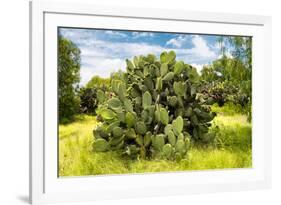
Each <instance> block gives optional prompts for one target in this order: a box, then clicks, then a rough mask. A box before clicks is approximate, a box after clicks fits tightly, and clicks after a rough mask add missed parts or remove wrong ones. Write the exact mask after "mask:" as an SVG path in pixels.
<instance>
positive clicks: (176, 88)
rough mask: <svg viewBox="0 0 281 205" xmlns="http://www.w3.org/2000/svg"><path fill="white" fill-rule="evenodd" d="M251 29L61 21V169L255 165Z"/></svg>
mask: <svg viewBox="0 0 281 205" xmlns="http://www.w3.org/2000/svg"><path fill="white" fill-rule="evenodd" d="M251 120H252V37H251V36H231V35H229V36H228V35H219V34H194V33H169V32H155V31H128V30H111V29H93V28H70V27H58V151H59V156H58V161H59V170H58V174H59V176H60V177H63V176H87V175H109V174H133V173H152V172H176V171H192V170H217V169H229V168H232V169H233V168H251V167H252V123H251Z"/></svg>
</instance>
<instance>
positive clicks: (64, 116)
mask: <svg viewBox="0 0 281 205" xmlns="http://www.w3.org/2000/svg"><path fill="white" fill-rule="evenodd" d="M58 46H59V51H58V52H59V58H58V83H59V84H58V87H59V88H58V97H59V121H60V122H62V121H69V120H71V119H72V118H73V116H74V114H75V113H77V112H78V110H79V97H78V95H77V91H78V87H79V82H80V61H81V60H80V49H79V48H78V47H77V46H76V45H75V44H74V43H73V42H72V41H70V40H68V39H66V38H64V37H62V36H59V45H58Z"/></svg>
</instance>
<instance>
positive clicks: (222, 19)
mask: <svg viewBox="0 0 281 205" xmlns="http://www.w3.org/2000/svg"><path fill="white" fill-rule="evenodd" d="M45 13H54V14H76V15H90V16H105V17H116V18H124V17H125V18H134V19H157V20H174V21H190V22H206V23H222V24H240V25H255V26H263V27H264V37H265V39H266V44H265V45H264V46H265V50H266V52H265V53H266V55H264V62H265V65H266V67H267V72H266V75H265V76H264V82H265V85H264V94H265V97H266V99H268V101H267V102H266V106H267V107H269V109H268V110H266V111H265V110H264V114H265V117H266V121H267V123H266V124H264V127H265V129H266V130H267V133H268V136H267V140H266V141H265V143H266V144H265V145H264V146H265V156H264V162H265V163H264V164H265V167H264V171H265V172H264V173H265V174H264V181H262V182H260V183H249V184H243V186H242V187H240V190H249V189H261V188H270V187H271V164H272V162H271V136H272V127H271V124H272V119H271V113H272V108H271V104H272V102H271V100H272V91H271V86H272V85H271V76H272V75H271V72H272V71H271V17H268V16H257V15H240V14H226V13H211V12H194V11H184V10H166V9H151V8H130V7H108V6H100V5H94V4H80V3H62V2H44V1H43V2H42V1H39V2H38V1H35V2H31V1H30V2H29V25H30V27H29V34H30V35H29V42H30V46H29V53H30V55H29V67H30V69H29V162H30V163H29V169H30V170H29V200H30V203H31V204H41V203H46V202H47V201H48V200H46V199H47V198H48V197H47V198H46V196H44V195H46V194H45V189H44V184H45V181H44V178H45V177H44V175H45V173H44V169H45V164H44V149H45V148H44V129H45V128H44V123H45V122H44V107H45V105H44V103H45V99H44V89H45V87H44V84H45V82H44V21H45V19H44V14H45ZM35 54H37V55H36V58H35ZM42 91H43V92H42ZM224 186H225V185H222V187H218V189H217V190H213V191H212V190H208V189H207V190H206V189H204V190H202V193H206V192H216V191H221V190H224V189H225V187H224ZM227 186H229V185H227ZM227 190H230V191H235V190H236V188H234V187H233V188H230V189H227ZM186 193H187V192H186V191H181V192H178V193H177V194H178V195H179V194H186ZM190 193H193V192H192V191H191V192H190ZM143 196H145V194H143ZM74 198H75V199H74V200H73V201H79V197H74ZM114 198H115V197H114ZM121 198H124V196H121ZM92 200H94V198H93V199H92ZM56 201H58V202H59V201H64V200H62V199H60V198H56Z"/></svg>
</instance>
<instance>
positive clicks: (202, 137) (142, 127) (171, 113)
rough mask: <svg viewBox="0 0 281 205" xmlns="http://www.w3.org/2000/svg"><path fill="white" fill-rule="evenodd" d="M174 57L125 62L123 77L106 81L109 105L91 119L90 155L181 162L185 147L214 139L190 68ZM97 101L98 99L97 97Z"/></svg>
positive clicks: (209, 117)
mask: <svg viewBox="0 0 281 205" xmlns="http://www.w3.org/2000/svg"><path fill="white" fill-rule="evenodd" d="M175 59H176V54H175V53H174V52H173V51H170V52H169V53H167V52H163V53H162V54H161V55H160V59H157V58H156V56H154V55H147V56H139V57H135V58H134V59H133V61H130V60H126V62H127V71H126V72H119V73H117V74H115V75H113V76H112V78H111V92H112V94H111V95H112V97H111V99H109V100H107V101H105V102H104V103H101V104H100V105H99V108H98V109H97V111H96V113H97V114H98V119H99V120H100V121H101V125H100V126H98V127H97V128H96V129H95V130H94V136H95V142H94V145H93V146H94V150H95V151H101V152H102V151H108V150H119V151H121V152H122V154H124V155H128V156H130V157H132V158H136V157H141V158H156V159H169V160H180V159H182V158H184V157H185V155H186V153H187V152H188V149H189V147H190V143H191V142H192V141H193V142H195V143H196V142H204V143H208V142H209V141H210V140H212V139H213V138H214V136H212V133H209V132H208V127H209V126H210V125H211V123H210V122H211V121H212V120H213V118H214V117H215V113H212V112H210V107H209V106H208V105H207V102H206V99H204V95H202V94H201V93H198V90H199V87H198V86H199V82H198V81H199V75H198V73H197V71H196V69H195V68H193V67H192V66H190V65H188V64H185V63H184V62H182V61H176V60H175ZM100 95H101V96H102V94H100Z"/></svg>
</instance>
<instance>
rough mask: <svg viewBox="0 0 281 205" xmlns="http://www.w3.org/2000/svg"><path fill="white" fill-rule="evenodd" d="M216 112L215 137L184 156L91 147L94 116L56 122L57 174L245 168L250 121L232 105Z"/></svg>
mask: <svg viewBox="0 0 281 205" xmlns="http://www.w3.org/2000/svg"><path fill="white" fill-rule="evenodd" d="M213 109H214V110H215V111H216V112H217V113H218V116H217V117H216V118H215V120H214V121H213V125H212V127H211V130H212V131H213V132H216V139H215V142H214V143H213V144H212V145H209V146H192V147H191V149H190V150H189V152H188V154H187V156H186V159H184V160H182V161H180V162H173V161H167V160H129V159H124V158H121V157H120V155H119V154H118V153H116V152H106V153H96V152H93V150H92V143H93V140H94V137H93V134H92V131H93V129H94V128H95V127H96V126H97V121H96V119H95V117H94V116H89V115H80V116H77V117H76V120H75V122H73V123H71V124H65V125H60V126H59V175H60V176H85V175H102V174H127V173H147V172H171V171H185V170H206V169H226V168H246V167H251V166H252V141H251V139H252V137H251V124H250V123H249V122H248V121H247V117H246V116H245V115H243V114H239V113H237V112H235V111H234V112H233V107H222V108H219V107H214V108H213Z"/></svg>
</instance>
